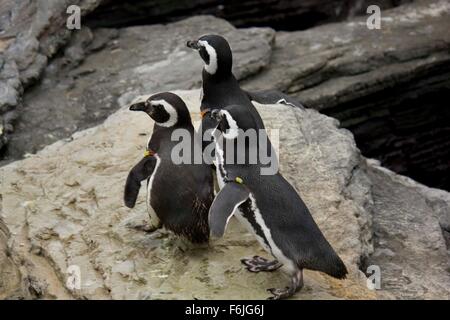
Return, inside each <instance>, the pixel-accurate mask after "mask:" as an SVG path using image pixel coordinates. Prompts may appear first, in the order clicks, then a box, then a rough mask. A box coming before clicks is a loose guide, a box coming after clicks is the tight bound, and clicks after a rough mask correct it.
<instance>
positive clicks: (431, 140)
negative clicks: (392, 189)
mask: <svg viewBox="0 0 450 320" xmlns="http://www.w3.org/2000/svg"><path fill="white" fill-rule="evenodd" d="M443 68H447V70H445V69H443ZM448 101H450V67H449V66H446V67H445V66H443V67H442V68H439V70H435V73H434V74H433V73H429V74H426V75H422V76H421V77H420V78H418V77H415V78H413V79H411V80H410V81H408V82H407V83H403V84H397V85H395V86H393V87H390V88H387V89H384V90H382V91H380V92H377V93H374V94H371V95H366V96H364V97H361V98H359V99H355V100H352V101H349V102H346V103H342V104H340V105H338V106H336V107H334V108H331V109H326V110H322V112H324V113H326V114H327V115H329V116H332V117H335V118H337V119H339V120H340V121H341V125H342V126H343V127H345V128H347V129H349V130H350V131H352V133H353V134H354V136H355V140H356V143H357V145H358V147H359V148H360V149H361V152H362V154H363V155H364V156H366V157H369V158H375V159H378V160H380V161H381V164H382V165H383V166H385V167H387V168H389V169H391V170H393V171H395V172H397V173H399V174H402V175H406V176H408V177H411V178H412V179H414V180H416V181H418V182H421V183H423V184H425V185H428V186H430V187H435V188H440V189H444V190H450V175H449V171H450V109H449V107H448Z"/></svg>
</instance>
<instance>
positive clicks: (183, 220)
mask: <svg viewBox="0 0 450 320" xmlns="http://www.w3.org/2000/svg"><path fill="white" fill-rule="evenodd" d="M129 110H131V111H143V112H145V113H147V114H148V115H149V116H150V117H151V118H152V119H153V120H154V121H155V124H154V127H153V134H152V136H151V137H150V139H149V141H148V143H147V148H146V151H145V154H144V157H143V158H142V160H141V161H139V163H138V164H136V166H134V167H133V169H132V170H131V171H130V172H129V174H128V177H127V180H126V184H125V191H124V202H125V205H126V206H127V207H129V208H133V207H134V205H135V203H136V199H137V196H138V193H139V189H140V187H141V181H143V180H147V209H148V213H149V215H150V230H149V231H155V230H157V229H159V228H161V227H165V228H166V229H168V230H171V231H172V232H174V233H175V234H176V235H180V236H182V237H184V238H187V239H188V240H189V241H191V242H193V243H204V242H207V241H208V239H209V228H208V210H209V208H210V206H211V203H212V201H213V199H214V187H213V176H212V172H211V169H210V166H209V165H206V164H204V163H203V162H202V163H201V164H195V162H194V161H191V162H190V163H186V164H185V163H182V164H175V163H174V162H173V161H172V158H171V155H172V150H173V148H174V146H175V145H176V144H178V143H179V142H177V141H172V133H173V132H174V130H177V129H184V130H186V132H187V133H188V134H189V135H190V137H192V139H191V140H192V147H194V145H193V144H194V143H198V144H199V143H200V142H199V141H198V140H197V139H195V138H194V137H195V136H196V133H195V130H194V127H193V125H192V121H191V117H190V114H189V111H188V109H187V107H186V104H185V103H184V101H183V100H182V99H181V98H180V97H179V96H177V95H175V94H173V93H170V92H163V93H158V94H155V95H152V96H151V97H149V98H148V99H147V100H146V101H137V102H133V103H132V104H131V106H130V108H129ZM198 148H199V149H200V150H201V146H200V145H199V146H198Z"/></svg>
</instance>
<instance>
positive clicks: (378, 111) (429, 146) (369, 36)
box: [244, 1, 450, 190]
mask: <svg viewBox="0 0 450 320" xmlns="http://www.w3.org/2000/svg"><path fill="white" fill-rule="evenodd" d="M381 17H382V20H381V29H380V30H369V29H368V28H367V26H366V19H367V18H366V17H361V18H355V19H352V20H349V21H347V22H341V23H334V24H327V25H323V26H320V27H317V28H312V29H309V30H306V31H297V32H278V33H277V35H276V44H275V47H274V49H273V54H272V58H271V63H270V66H269V68H266V69H264V70H263V72H261V73H259V74H258V75H257V76H255V77H253V78H251V79H248V80H247V81H245V82H244V84H245V87H247V88H248V89H253V90H259V89H267V88H273V87H276V88H278V89H280V90H282V91H284V92H287V93H289V94H292V95H294V96H295V97H297V98H298V99H299V100H300V101H301V102H303V103H304V104H305V105H306V106H307V107H311V108H315V109H318V110H320V111H321V112H323V113H325V114H327V115H330V116H332V117H334V118H337V119H339V120H340V121H341V124H342V126H343V127H345V128H348V129H349V130H351V131H352V132H353V133H354V135H355V139H356V142H357V143H358V146H359V147H360V149H361V150H362V152H363V154H364V155H366V156H368V157H373V158H376V159H380V160H381V161H382V164H383V165H384V166H387V167H389V168H390V169H392V170H394V171H395V172H397V173H401V174H404V175H408V176H410V177H412V178H414V179H415V180H418V181H420V182H422V183H425V184H428V185H433V186H435V187H438V188H441V189H446V190H449V189H450V180H449V179H450V178H449V175H448V170H449V169H450V167H449V164H448V161H447V159H449V158H450V139H449V138H448V137H449V132H450V125H449V123H450V113H449V112H448V104H447V101H448V100H449V98H450V96H449V92H450V90H449V88H450V33H448V32H447V30H449V29H450V3H449V2H448V1H415V2H414V3H412V4H409V5H404V6H400V7H398V8H395V9H392V10H385V11H382V13H381Z"/></svg>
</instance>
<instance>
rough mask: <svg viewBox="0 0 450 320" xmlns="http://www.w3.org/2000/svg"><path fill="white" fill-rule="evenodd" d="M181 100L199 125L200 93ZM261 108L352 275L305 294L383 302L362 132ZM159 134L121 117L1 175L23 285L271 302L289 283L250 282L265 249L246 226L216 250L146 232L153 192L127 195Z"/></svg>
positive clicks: (135, 117)
mask: <svg viewBox="0 0 450 320" xmlns="http://www.w3.org/2000/svg"><path fill="white" fill-rule="evenodd" d="M182 97H183V98H184V99H185V100H187V101H188V103H189V107H190V110H191V111H192V113H193V115H194V119H195V120H196V121H198V120H199V115H198V110H199V107H198V104H199V100H198V98H199V92H198V91H189V92H183V94H182ZM259 110H260V112H261V114H262V116H263V118H264V120H265V121H266V125H267V126H268V127H270V128H276V129H279V128H282V129H281V131H280V163H281V168H282V171H283V173H284V174H285V175H286V177H287V178H288V180H289V181H291V182H292V183H293V185H294V186H295V187H296V188H297V190H299V191H300V193H301V195H302V196H303V198H304V200H305V201H306V203H307V204H308V206H309V207H310V208H311V211H312V213H313V215H314V217H315V219H316V221H317V222H318V224H319V225H320V226H321V228H322V230H323V231H324V233H325V234H326V236H327V237H328V239H329V240H330V241H331V243H332V244H333V245H334V246H335V248H336V250H337V251H338V252H339V254H340V255H341V257H342V258H343V259H344V260H345V262H346V264H347V266H348V268H349V270H350V277H349V279H348V280H345V281H337V280H334V279H332V278H330V277H328V276H326V275H323V274H320V273H317V272H307V273H306V286H305V289H304V290H303V291H302V292H301V293H299V294H298V295H296V296H295V298H296V299H342V298H355V299H359V298H374V297H375V294H374V292H372V291H369V290H368V289H367V288H366V285H365V277H364V276H363V275H362V273H361V272H360V271H359V270H358V268H357V264H358V263H359V260H360V257H362V256H367V255H368V254H369V253H370V252H371V250H372V248H371V244H370V238H371V232H370V220H371V217H370V210H368V209H367V206H368V205H369V203H370V201H371V200H370V192H369V189H370V182H369V180H368V179H367V176H366V174H365V173H364V171H363V170H362V167H361V166H362V165H363V162H362V159H361V157H360V155H359V152H358V150H357V148H356V147H355V143H354V141H353V139H352V136H351V134H350V133H349V132H348V131H346V130H339V129H337V127H336V125H337V123H336V121H335V120H333V119H331V118H328V117H326V116H323V115H320V114H319V113H317V112H316V111H313V110H307V111H303V110H300V109H292V108H290V107H287V106H282V105H278V106H271V107H260V108H259ZM274 111H275V112H274ZM286 123H292V125H289V126H286ZM150 128H151V121H150V120H149V118H148V117H147V116H145V115H143V114H139V113H133V112H129V111H127V110H125V109H122V110H120V111H118V112H117V113H115V114H114V115H112V116H111V117H110V118H108V120H107V121H106V122H105V123H104V124H102V125H100V126H98V127H95V128H92V129H89V130H86V131H82V132H80V133H77V134H75V135H74V137H73V141H71V142H67V141H59V142H57V143H55V144H53V145H51V146H49V147H47V148H45V149H44V150H42V151H41V152H39V153H37V154H36V155H33V156H31V157H29V158H27V159H25V160H22V161H18V162H14V163H12V164H10V165H8V166H5V167H3V168H1V169H0V177H1V179H0V181H1V187H0V190H1V191H0V192H1V202H0V204H1V207H2V216H1V218H2V220H3V221H4V223H5V225H6V226H7V227H8V228H9V230H10V237H9V242H8V243H9V245H10V247H9V248H10V251H11V255H12V257H13V258H14V259H15V260H16V261H22V264H23V265H24V266H25V267H23V268H22V270H21V271H22V277H25V278H30V277H32V279H34V281H33V282H32V283H30V284H29V291H31V292H32V294H31V295H32V296H33V294H34V296H38V297H42V298H68V297H76V298H81V297H86V298H91V299H93V298H115V299H122V298H126V299H129V298H139V299H147V298H150V299H179V298H187V299H190V298H199V299H206V298H212V299H216V298H217V299H219V298H223V299H232V298H235V299H241V298H242V299H243V298H249V299H259V298H265V297H266V295H267V293H266V292H265V289H266V288H269V287H273V286H283V285H284V284H285V281H287V279H286V278H285V277H284V276H283V274H282V273H280V272H274V273H270V274H251V273H249V272H247V271H246V270H245V268H244V267H243V266H242V265H241V264H240V262H239V259H240V258H242V257H244V256H251V255H254V254H262V255H265V253H264V252H262V251H261V249H260V248H259V246H258V245H257V243H256V242H255V240H254V238H253V236H252V235H251V234H249V233H247V232H246V231H244V230H243V229H242V227H241V226H240V225H238V224H237V223H235V222H233V224H232V226H231V227H230V228H229V230H228V232H227V234H226V236H225V238H224V239H223V240H221V241H219V242H217V243H212V244H210V246H209V247H206V248H205V247H203V248H198V247H196V248H194V247H191V246H187V245H186V244H185V243H182V242H181V241H180V240H178V239H175V238H174V237H172V236H170V235H168V234H166V233H157V234H153V235H149V234H147V233H145V232H143V231H141V230H139V225H142V224H144V223H145V221H146V219H147V213H146V209H145V204H144V193H143V192H142V193H141V195H140V197H139V201H138V204H137V206H136V208H135V209H133V210H129V209H127V208H126V207H124V205H123V203H122V192H123V187H124V182H125V178H126V176H127V174H128V171H129V169H130V168H131V167H132V166H133V165H134V163H135V162H136V161H138V159H140V157H141V156H142V152H143V150H144V146H145V142H146V139H147V138H148V137H147V136H148V134H149V133H150V131H151V130H150ZM72 265H75V266H79V268H80V270H81V278H82V288H81V290H74V291H71V290H68V289H67V288H66V285H65V281H66V279H67V276H68V274H67V273H66V272H67V269H68V268H69V267H70V266H72ZM35 288H38V289H35ZM243 288H245V290H243ZM36 292H38V293H36Z"/></svg>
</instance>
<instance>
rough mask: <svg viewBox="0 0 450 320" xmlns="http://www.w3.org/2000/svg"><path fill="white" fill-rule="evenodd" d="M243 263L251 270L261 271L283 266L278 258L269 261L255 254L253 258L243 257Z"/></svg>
mask: <svg viewBox="0 0 450 320" xmlns="http://www.w3.org/2000/svg"><path fill="white" fill-rule="evenodd" d="M241 263H242V264H244V265H245V267H246V268H247V270H248V271H250V272H261V271H267V272H270V271H274V270H277V269H278V268H280V267H281V266H282V264H281V263H280V262H278V260H273V261H269V260H267V259H265V258H263V257H260V256H254V257H253V258H244V259H241Z"/></svg>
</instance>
